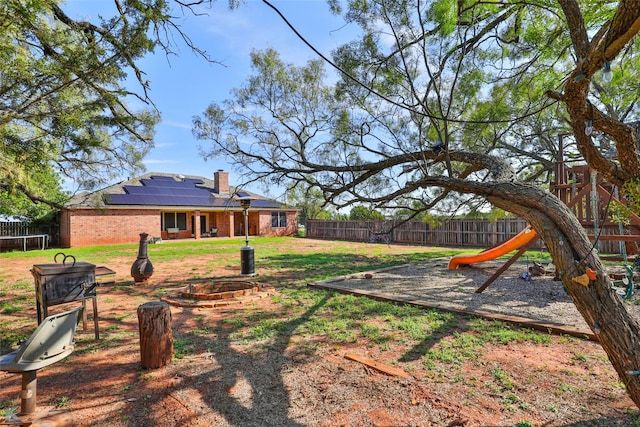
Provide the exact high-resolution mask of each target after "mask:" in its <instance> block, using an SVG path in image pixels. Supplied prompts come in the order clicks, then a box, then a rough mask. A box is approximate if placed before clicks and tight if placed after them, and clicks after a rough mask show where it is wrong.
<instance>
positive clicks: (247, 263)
mask: <svg viewBox="0 0 640 427" xmlns="http://www.w3.org/2000/svg"><path fill="white" fill-rule="evenodd" d="M240 265H241V269H240V270H241V271H240V274H241V275H242V276H253V275H254V274H255V273H256V269H255V263H254V252H253V248H252V247H251V246H243V247H242V248H241V249H240Z"/></svg>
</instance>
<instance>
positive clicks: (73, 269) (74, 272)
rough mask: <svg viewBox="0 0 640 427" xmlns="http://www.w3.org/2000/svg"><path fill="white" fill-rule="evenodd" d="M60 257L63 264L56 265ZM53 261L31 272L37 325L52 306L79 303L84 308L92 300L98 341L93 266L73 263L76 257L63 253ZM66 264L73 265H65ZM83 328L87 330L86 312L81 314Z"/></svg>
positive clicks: (35, 267)
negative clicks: (34, 291) (33, 280)
mask: <svg viewBox="0 0 640 427" xmlns="http://www.w3.org/2000/svg"><path fill="white" fill-rule="evenodd" d="M60 256H62V263H58V262H57V260H58V258H59V257H60ZM53 260H54V262H55V264H34V265H33V269H32V270H31V274H32V275H33V278H34V279H35V288H36V308H37V310H38V324H40V323H41V322H42V321H43V319H44V318H45V317H47V316H48V315H49V310H48V308H49V307H51V306H54V305H59V304H64V303H68V302H73V301H81V302H82V305H83V307H84V306H85V305H86V300H87V299H92V300H93V323H94V327H95V336H96V339H99V331H98V303H97V300H96V297H97V293H96V287H97V286H98V284H97V283H96V266H95V265H94V264H90V263H88V262H76V259H75V257H73V256H72V255H65V254H63V253H58V254H56V256H55V257H54V258H53ZM68 260H72V262H71V263H68V262H67V261H68ZM83 326H84V329H85V330H86V310H83Z"/></svg>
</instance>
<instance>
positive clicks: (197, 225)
mask: <svg viewBox="0 0 640 427" xmlns="http://www.w3.org/2000/svg"><path fill="white" fill-rule="evenodd" d="M193 218H194V219H193V228H194V230H193V237H195V239H196V240H198V239H200V234H201V233H202V230H200V211H199V210H197V211H195V213H194V214H193Z"/></svg>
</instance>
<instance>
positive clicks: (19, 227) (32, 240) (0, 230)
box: [0, 221, 57, 250]
mask: <svg viewBox="0 0 640 427" xmlns="http://www.w3.org/2000/svg"><path fill="white" fill-rule="evenodd" d="M54 231H55V230H53V227H52V226H50V225H49V226H48V225H44V226H41V225H36V226H34V225H31V224H28V223H26V222H17V221H0V250H10V249H23V247H25V246H26V247H27V248H38V247H42V244H43V243H42V242H43V241H42V239H41V238H38V237H27V238H26V240H25V236H42V235H45V234H46V235H47V236H48V238H47V239H46V243H47V244H49V245H54V244H56V243H57V240H56V239H55V237H56V233H55V232H54ZM11 236H16V238H15V239H11V238H10V237H11Z"/></svg>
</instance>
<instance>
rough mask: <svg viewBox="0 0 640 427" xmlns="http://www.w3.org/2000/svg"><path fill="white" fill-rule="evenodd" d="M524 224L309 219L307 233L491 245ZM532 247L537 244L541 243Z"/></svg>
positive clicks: (512, 221)
mask: <svg viewBox="0 0 640 427" xmlns="http://www.w3.org/2000/svg"><path fill="white" fill-rule="evenodd" d="M527 225H528V224H527V222H526V221H524V220H522V219H503V220H498V221H488V220H469V219H464V220H451V221H447V222H445V223H442V224H440V225H438V226H435V227H432V226H430V225H429V224H425V223H423V222H422V221H408V222H405V223H401V222H398V221H391V220H371V221H322V220H308V221H307V225H306V235H307V237H313V238H319V239H336V240H351V241H358V242H396V243H409V244H423V245H435V246H473V247H490V246H494V245H496V244H498V243H500V242H502V241H504V240H506V239H508V238H510V237H512V236H515V235H516V234H518V233H519V232H520V231H522V230H523V229H524V228H525V227H526V226H527ZM535 247H540V244H538V245H537V246H535Z"/></svg>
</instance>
